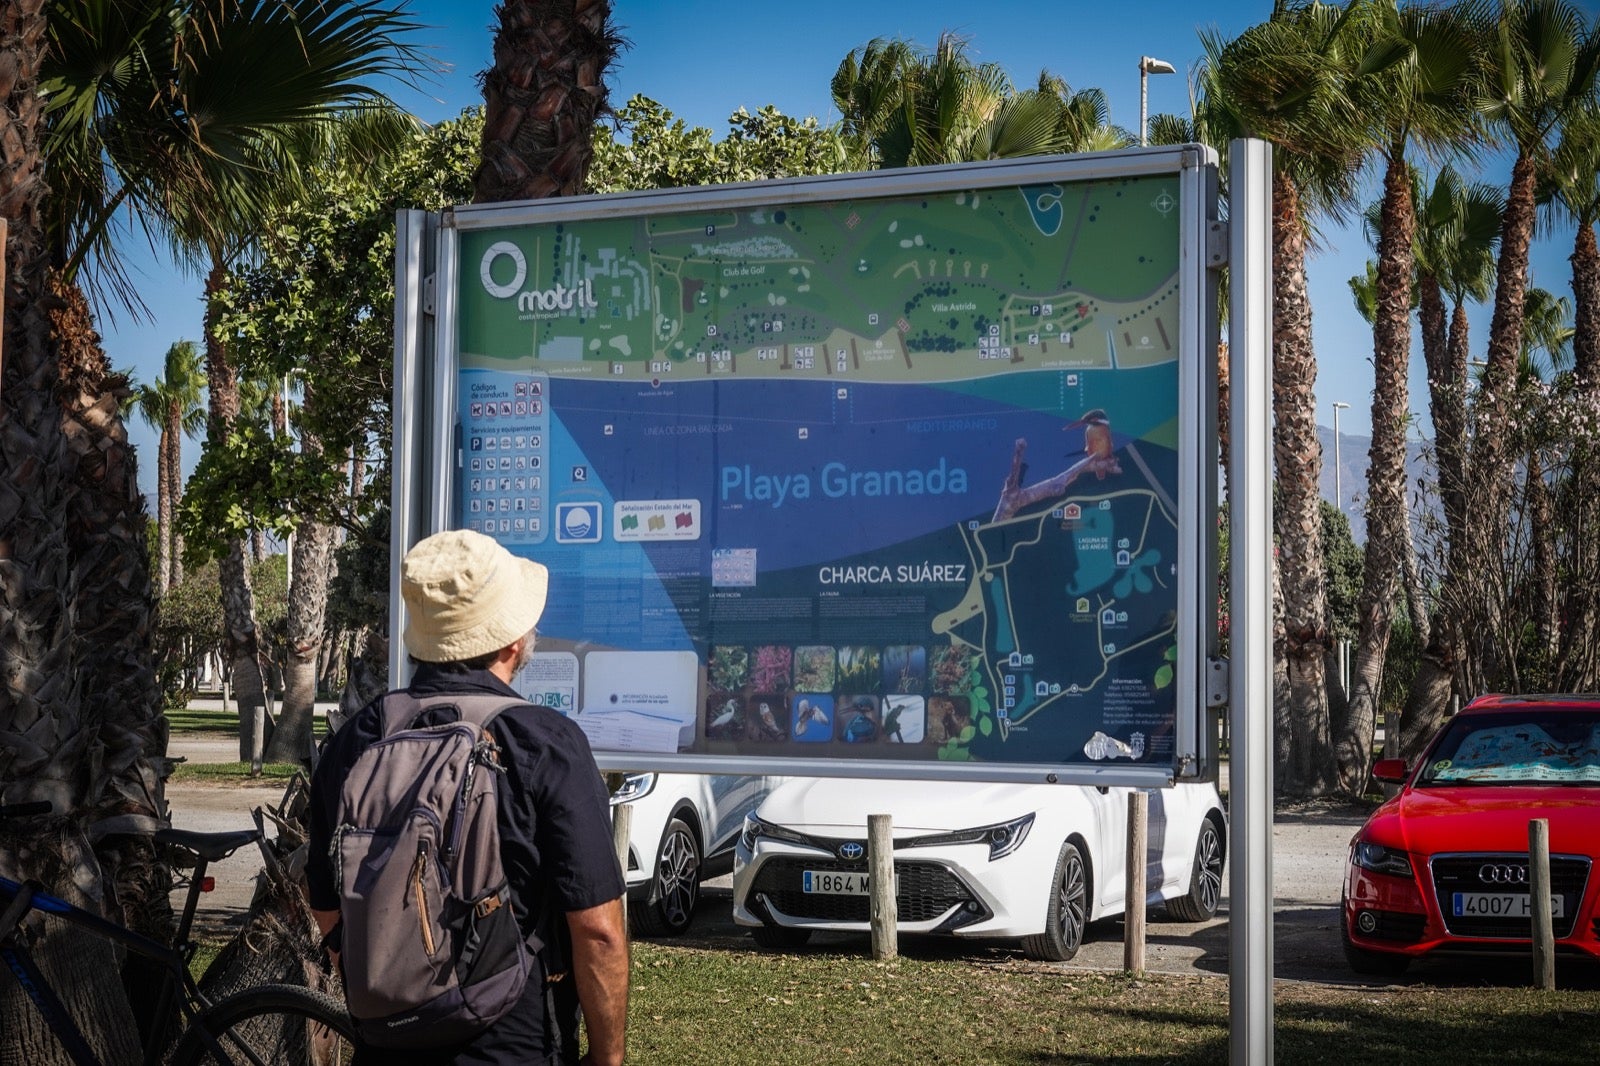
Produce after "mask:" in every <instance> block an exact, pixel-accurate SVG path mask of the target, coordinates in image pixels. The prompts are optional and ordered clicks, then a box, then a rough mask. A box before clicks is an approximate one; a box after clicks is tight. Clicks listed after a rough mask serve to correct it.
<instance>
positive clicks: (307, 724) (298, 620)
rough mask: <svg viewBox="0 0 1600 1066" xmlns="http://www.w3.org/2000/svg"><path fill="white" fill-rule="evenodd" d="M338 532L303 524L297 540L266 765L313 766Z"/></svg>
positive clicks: (333, 529) (324, 527)
mask: <svg viewBox="0 0 1600 1066" xmlns="http://www.w3.org/2000/svg"><path fill="white" fill-rule="evenodd" d="M337 533H338V530H337V527H335V526H331V525H324V524H323V523H320V522H304V523H302V524H301V526H300V528H299V529H298V530H296V531H295V535H294V581H293V582H291V584H290V587H289V604H288V611H287V616H286V618H285V625H286V627H287V630H288V638H289V656H288V663H287V664H286V666H285V667H284V673H283V706H282V707H281V708H280V709H279V712H278V721H277V725H276V727H275V728H274V729H273V732H272V743H271V744H269V745H267V761H269V762H298V763H306V764H309V760H310V757H311V753H312V749H313V741H312V725H313V720H314V716H315V711H316V698H317V664H318V659H319V653H320V651H321V649H322V637H323V632H324V625H323V622H324V618H325V616H326V614H327V606H328V582H329V581H330V580H331V579H332V577H333V542H334V539H335V537H336V536H337Z"/></svg>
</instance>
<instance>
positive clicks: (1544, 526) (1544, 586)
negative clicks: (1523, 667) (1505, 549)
mask: <svg viewBox="0 0 1600 1066" xmlns="http://www.w3.org/2000/svg"><path fill="white" fill-rule="evenodd" d="M1524 462H1525V463H1526V464H1527V471H1528V473H1527V481H1526V482H1525V484H1524V486H1523V494H1524V498H1525V502H1524V504H1523V506H1524V507H1526V508H1527V513H1528V535H1529V536H1530V537H1531V538H1532V540H1533V574H1532V577H1533V588H1532V590H1531V598H1532V601H1533V605H1532V612H1531V613H1532V615H1533V632H1534V643H1535V646H1536V652H1537V655H1538V659H1539V661H1540V664H1541V666H1542V667H1544V668H1545V669H1547V670H1553V669H1554V666H1555V662H1556V651H1557V645H1558V644H1559V642H1560V639H1561V632H1560V623H1559V621H1558V619H1557V617H1556V610H1557V605H1558V602H1559V601H1558V597H1557V594H1556V557H1557V549H1556V536H1557V535H1558V533H1559V531H1558V530H1557V529H1556V523H1555V521H1554V517H1555V515H1554V511H1555V509H1554V507H1553V506H1552V502H1551V499H1550V486H1549V485H1548V484H1547V483H1546V482H1545V472H1544V462H1543V459H1542V457H1541V456H1540V455H1539V449H1538V448H1537V447H1534V448H1530V449H1529V450H1528V456H1527V458H1526V459H1525V460H1524ZM1546 677H1547V678H1548V677H1549V675H1548V674H1547V675H1546ZM1548 685H1549V681H1548V680H1546V681H1545V682H1543V684H1542V685H1541V687H1548Z"/></svg>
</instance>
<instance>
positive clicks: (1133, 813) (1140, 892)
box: [1122, 789, 1150, 973]
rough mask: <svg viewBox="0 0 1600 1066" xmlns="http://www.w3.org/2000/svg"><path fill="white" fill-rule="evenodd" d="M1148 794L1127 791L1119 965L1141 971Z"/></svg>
mask: <svg viewBox="0 0 1600 1066" xmlns="http://www.w3.org/2000/svg"><path fill="white" fill-rule="evenodd" d="M1149 812H1150V797H1149V795H1147V794H1146V793H1145V792H1144V790H1142V789H1135V790H1134V791H1132V792H1130V793H1128V881H1127V884H1126V885H1125V886H1124V888H1123V892H1122V897H1123V923H1122V968H1123V969H1124V970H1125V971H1127V972H1128V973H1143V972H1144V895H1145V893H1144V882H1145V855H1144V852H1145V836H1146V827H1147V826H1148V824H1149Z"/></svg>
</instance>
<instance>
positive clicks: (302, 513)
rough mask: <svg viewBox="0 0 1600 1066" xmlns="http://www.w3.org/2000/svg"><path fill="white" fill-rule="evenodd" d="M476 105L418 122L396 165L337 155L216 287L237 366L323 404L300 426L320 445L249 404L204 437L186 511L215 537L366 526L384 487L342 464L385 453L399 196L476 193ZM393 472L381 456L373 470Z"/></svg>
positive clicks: (202, 532)
mask: <svg viewBox="0 0 1600 1066" xmlns="http://www.w3.org/2000/svg"><path fill="white" fill-rule="evenodd" d="M480 124H481V119H480V117H479V116H478V113H477V112H476V111H472V112H468V113H466V114H464V115H463V116H462V117H460V118H458V119H455V120H452V121H449V122H443V123H440V124H438V125H436V126H434V127H432V128H430V129H427V130H422V131H418V132H416V133H414V134H413V135H412V136H411V137H410V139H409V143H407V144H406V145H405V146H404V147H403V148H402V149H401V150H400V151H399V153H398V154H397V155H396V157H395V158H394V160H393V161H392V163H391V164H390V165H389V166H386V167H381V168H374V167H373V166H372V165H371V163H370V161H369V160H368V159H366V158H363V157H360V156H357V157H354V158H352V157H342V158H337V159H333V160H330V161H328V162H326V163H324V164H323V166H322V167H321V168H319V170H318V172H317V175H316V178H315V180H314V182H312V183H311V184H312V188H310V189H309V190H308V191H307V192H306V194H305V195H304V196H303V197H301V198H299V199H297V200H295V201H293V202H291V203H289V204H287V205H285V206H284V207H283V208H282V209H280V210H279V211H277V212H275V213H274V214H273V216H272V217H271V218H270V220H269V222H268V225H267V228H266V229H265V231H264V232H263V234H262V236H261V239H260V243H261V248H262V254H261V256H260V259H259V261H258V262H257V263H256V264H254V265H253V266H251V267H248V268H244V269H240V270H237V271H235V272H234V274H233V276H232V278H231V279H230V281H229V283H228V284H227V285H226V286H224V288H223V289H222V291H221V292H220V293H219V294H218V295H217V297H216V298H215V300H216V305H217V306H218V307H219V309H220V314H219V319H218V320H219V324H220V328H221V330H222V332H223V333H224V335H225V336H227V337H228V340H229V343H230V345H231V348H232V351H233V353H234V355H235V357H236V358H237V360H238V362H239V365H240V366H241V368H242V369H244V370H246V372H247V373H248V374H250V375H253V376H256V377H258V378H262V379H266V380H281V379H282V378H283V377H284V376H285V375H288V376H291V377H294V378H296V379H298V380H300V381H302V382H304V383H306V384H307V385H308V386H309V388H310V391H313V392H314V393H315V395H316V397H317V402H316V403H315V404H313V405H308V406H307V407H306V408H303V409H301V410H300V411H299V412H298V413H297V424H298V425H299V427H300V428H301V429H302V430H304V431H305V432H309V433H311V434H313V435H314V436H316V437H317V438H319V439H320V440H321V441H322V444H323V452H322V454H320V455H319V454H312V453H309V452H302V451H298V450H296V449H295V447H294V442H293V440H292V439H291V438H289V437H285V436H280V435H278V434H276V433H274V432H273V430H272V427H271V426H270V425H269V422H268V418H267V417H266V414H265V412H255V413H251V414H246V413H243V412H241V416H240V418H239V420H238V422H237V423H236V425H235V427H234V430H233V432H232V433H230V434H229V435H228V437H227V439H226V441H225V442H223V443H222V445H221V446H220V447H217V446H213V447H212V448H210V449H208V451H207V453H206V455H205V456H204V457H203V458H202V460H201V462H200V465H199V466H198V467H197V469H196V470H195V473H194V477H193V479H192V480H191V482H190V492H189V495H188V497H187V499H186V501H185V507H184V514H183V521H184V523H185V529H186V530H187V531H188V534H189V536H190V537H191V538H195V539H198V538H205V539H206V541H207V542H208V543H209V544H210V545H211V546H212V547H213V549H215V548H217V547H219V546H220V544H221V543H223V542H225V541H226V540H227V539H230V538H232V537H236V536H240V535H242V534H243V533H244V532H245V531H247V530H251V529H267V530H271V531H274V532H277V533H279V534H286V533H288V532H291V531H292V530H293V529H294V528H295V527H296V526H297V525H298V524H299V523H300V522H301V521H304V520H306V519H316V520H318V521H322V522H327V523H329V524H337V525H342V526H344V527H345V528H346V529H347V530H349V531H350V532H352V533H357V534H359V533H360V531H361V530H362V529H363V528H364V527H365V524H366V523H365V512H364V510H363V508H365V507H367V506H368V503H369V501H371V500H373V499H375V498H380V497H382V496H384V495H386V492H385V491H383V490H384V485H383V484H382V483H380V484H376V485H374V486H372V488H373V489H374V490H375V491H370V492H363V493H362V494H361V495H359V496H352V494H351V493H350V492H349V491H348V488H347V484H348V473H347V468H346V464H347V463H348V462H349V461H350V460H351V459H352V458H361V459H365V458H367V457H369V456H373V455H375V454H382V453H384V452H386V451H387V446H388V441H389V435H390V422H389V403H390V395H391V388H392V384H393V377H392V375H393V367H392V363H393V359H394V239H395V238H394V233H395V229H394V219H395V212H396V211H397V210H399V209H401V208H412V207H414V208H422V209H427V210H439V209H441V208H444V207H447V206H449V205H451V204H457V203H461V202H464V201H465V200H466V199H467V198H468V197H469V196H470V195H471V189H472V186H471V176H472V168H473V167H474V166H475V165H476V161H477V138H478V126H479V125H480ZM376 473H377V475H378V476H379V477H380V478H381V477H383V476H384V474H385V468H384V467H383V466H382V464H379V467H378V469H377V471H376Z"/></svg>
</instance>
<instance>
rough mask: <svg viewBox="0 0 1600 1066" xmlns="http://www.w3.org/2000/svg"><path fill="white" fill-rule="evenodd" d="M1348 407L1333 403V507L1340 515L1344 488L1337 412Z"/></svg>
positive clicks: (1342, 510)
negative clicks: (1340, 462)
mask: <svg viewBox="0 0 1600 1066" xmlns="http://www.w3.org/2000/svg"><path fill="white" fill-rule="evenodd" d="M1349 406H1350V405H1349V404H1347V403H1340V402H1338V401H1337V400H1335V401H1334V403H1333V505H1334V506H1335V507H1337V508H1338V509H1339V512H1340V513H1341V514H1343V513H1344V487H1343V485H1342V484H1341V477H1340V475H1342V474H1343V473H1344V467H1342V466H1341V465H1340V464H1339V412H1340V411H1343V410H1344V409H1345V408H1346V407H1349Z"/></svg>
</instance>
